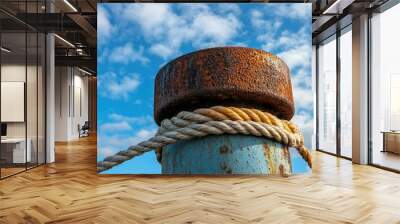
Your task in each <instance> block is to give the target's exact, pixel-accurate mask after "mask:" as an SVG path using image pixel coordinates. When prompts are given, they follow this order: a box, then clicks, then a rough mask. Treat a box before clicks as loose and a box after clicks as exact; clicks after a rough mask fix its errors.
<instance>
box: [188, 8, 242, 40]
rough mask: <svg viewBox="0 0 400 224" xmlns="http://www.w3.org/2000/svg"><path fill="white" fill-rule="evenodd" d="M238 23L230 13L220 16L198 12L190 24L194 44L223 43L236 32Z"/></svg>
mask: <svg viewBox="0 0 400 224" xmlns="http://www.w3.org/2000/svg"><path fill="white" fill-rule="evenodd" d="M240 26H241V25H240V23H239V21H238V20H237V19H236V17H235V16H233V15H232V14H230V15H227V16H225V17H221V16H219V15H215V14H205V13H204V14H200V15H198V16H197V17H196V18H195V19H194V20H193V23H192V24H191V29H192V30H193V31H194V32H195V33H196V35H195V37H194V39H193V40H192V41H193V43H194V45H197V46H201V47H205V46H215V45H223V44H224V43H227V42H228V41H230V40H231V39H232V37H234V36H235V35H236V34H237V30H238V29H239V28H240Z"/></svg>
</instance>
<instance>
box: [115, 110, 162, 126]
mask: <svg viewBox="0 0 400 224" xmlns="http://www.w3.org/2000/svg"><path fill="white" fill-rule="evenodd" d="M109 117H110V119H111V120H113V121H115V122H121V123H127V124H132V125H149V124H152V123H154V121H153V118H152V117H151V116H150V115H146V116H138V117H130V116H125V115H121V114H118V113H112V114H110V115H109Z"/></svg>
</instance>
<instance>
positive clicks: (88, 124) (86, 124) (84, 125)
mask: <svg viewBox="0 0 400 224" xmlns="http://www.w3.org/2000/svg"><path fill="white" fill-rule="evenodd" d="M89 127H90V123H89V121H85V123H84V124H83V126H82V128H87V129H88V128H89Z"/></svg>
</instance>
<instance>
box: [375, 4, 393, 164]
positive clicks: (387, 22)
mask: <svg viewBox="0 0 400 224" xmlns="http://www.w3.org/2000/svg"><path fill="white" fill-rule="evenodd" d="M398 21H400V4H398V5H395V6H393V7H392V8H390V9H388V10H386V11H384V12H382V13H380V14H376V15H374V16H373V17H372V18H371V29H372V30H371V31H372V32H371V97H370V104H371V106H370V108H371V111H370V120H371V125H370V128H371V130H370V132H371V141H372V150H371V155H370V156H371V160H372V161H371V162H372V163H373V164H375V165H379V166H383V167H387V168H391V169H395V170H400V103H399V102H400V100H399V99H400V98H399V96H400V63H399V60H398V58H399V57H398V54H399V52H400V44H399V40H400V32H399V28H398Z"/></svg>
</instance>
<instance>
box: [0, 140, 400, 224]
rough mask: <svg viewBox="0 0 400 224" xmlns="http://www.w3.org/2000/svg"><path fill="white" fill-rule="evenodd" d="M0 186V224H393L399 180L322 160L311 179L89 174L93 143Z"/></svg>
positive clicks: (66, 148)
mask: <svg viewBox="0 0 400 224" xmlns="http://www.w3.org/2000/svg"><path fill="white" fill-rule="evenodd" d="M56 151H57V153H56V163H55V164H51V165H46V166H42V167H39V168H36V169H33V170H30V171H28V172H26V173H22V174H19V175H17V176H14V177H11V178H8V179H5V180H2V181H0V223H12V224H13V223H45V222H47V223H250V222H251V223H374V224H375V223H384V224H386V223H400V175H398V174H395V173H391V172H387V171H384V170H380V169H377V168H373V167H369V166H359V165H352V164H351V162H349V161H347V160H343V159H337V158H335V157H333V156H329V155H326V154H322V153H316V155H315V168H314V172H313V174H312V175H308V176H294V177H289V178H282V177H276V176H275V177H249V176H240V177H228V176H226V177H204V176H203V177H162V176H112V175H97V174H96V167H95V166H96V164H95V161H96V159H95V157H96V139H95V138H94V137H91V138H85V139H84V140H81V141H76V142H71V143H69V144H58V145H57V150H56Z"/></svg>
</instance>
